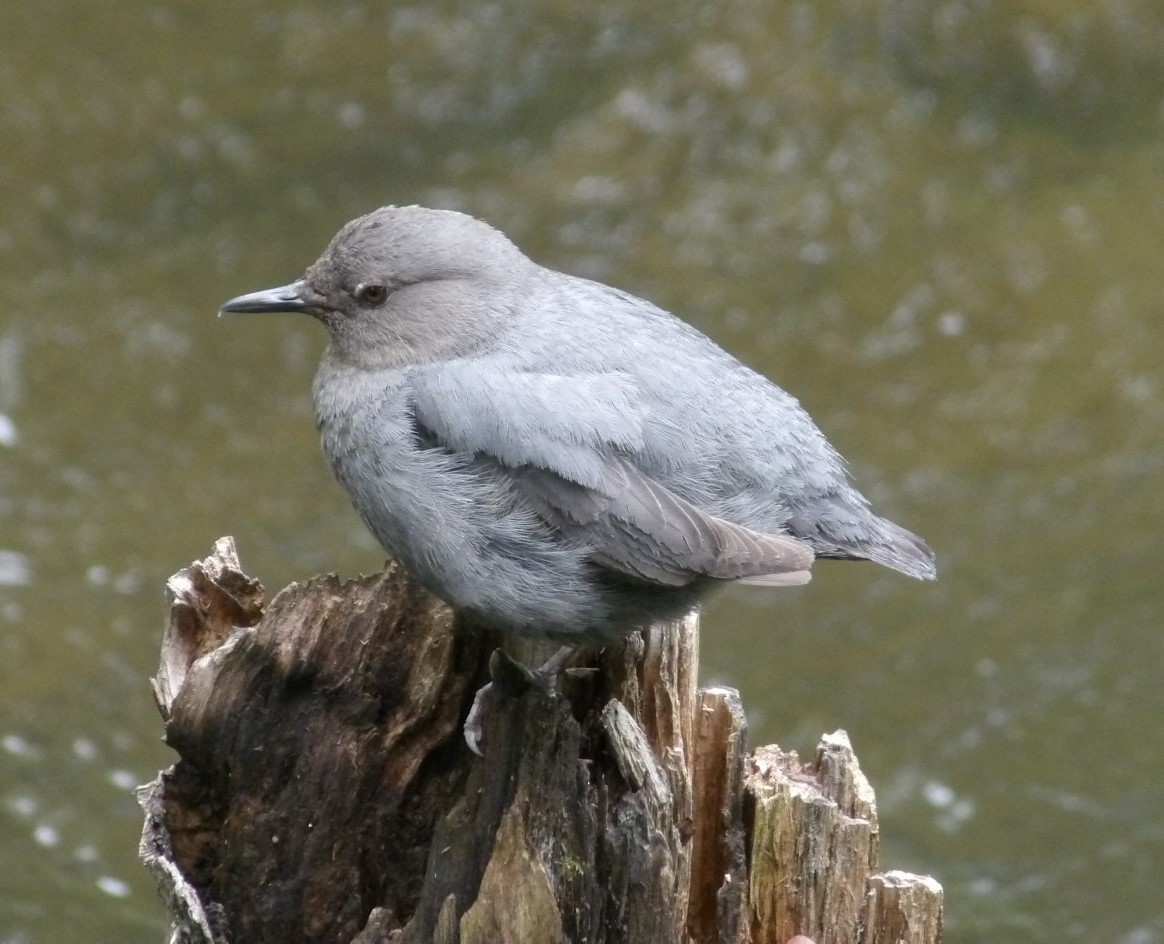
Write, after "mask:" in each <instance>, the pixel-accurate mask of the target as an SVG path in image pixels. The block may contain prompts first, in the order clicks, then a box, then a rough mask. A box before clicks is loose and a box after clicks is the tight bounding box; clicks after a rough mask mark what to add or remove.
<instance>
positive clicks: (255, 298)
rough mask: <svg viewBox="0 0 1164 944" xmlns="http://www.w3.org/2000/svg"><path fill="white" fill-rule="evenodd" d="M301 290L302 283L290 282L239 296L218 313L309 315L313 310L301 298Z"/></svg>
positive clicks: (302, 294)
mask: <svg viewBox="0 0 1164 944" xmlns="http://www.w3.org/2000/svg"><path fill="white" fill-rule="evenodd" d="M303 289H304V285H303V283H302V282H292V283H291V284H290V285H280V286H279V287H278V288H268V289H264V290H263V291H261V292H251V293H250V294H249V295H240V296H239V297H238V298H232V299H231V300H230V301H228V302H227V303H226V304H225V305H223V306H222V307H221V308H219V309H218V313H219V314H220V315H225V314H227V313H228V312H262V311H302V312H307V313H308V314H310V313H311V312H313V311H315V309H314V307H313V306H311V305H309V304H308V303H307V301H306V299H305V298H304V297H303V296H304V291H303Z"/></svg>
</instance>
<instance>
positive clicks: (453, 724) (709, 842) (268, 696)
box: [139, 538, 942, 944]
mask: <svg viewBox="0 0 1164 944" xmlns="http://www.w3.org/2000/svg"><path fill="white" fill-rule="evenodd" d="M167 589H168V592H169V596H170V615H169V622H168V625H167V627H166V630H165V633H164V639H163V644H162V659H161V666H160V668H159V671H158V676H157V678H156V679H154V692H155V696H156V698H157V702H158V706H159V709H160V710H161V713H162V717H163V719H164V721H165V740H166V743H168V744H169V745H170V746H171V747H172V748H173V749H174V750H175V751H176V752H177V753H178V755H179V760H178V761H177V763H175V764H174V765H173V766H172V767H171V768H169V769H168V770H166V771H164V772H162V773H161V774H159V776H158V778H157V779H156V780H155V781H154V782H153V783H151V784H149V785H147V786H145V787H142V788H141V789H140V791H139V798H140V801H141V803H142V806H143V808H144V810H145V813H146V822H145V828H144V831H143V834H142V842H141V857H142V860H143V862H144V863H145V865H146V867H147V869H149V871H150V872H151V873H152V874H153V875H154V877H155V879H156V880H157V882H158V886H159V889H160V891H161V893H162V896H163V899H164V901H165V903H166V907H167V909H168V911H169V915H170V918H171V922H172V928H173V931H172V935H171V941H173V942H191V944H195V942H197V944H202V942H206V944H222V942H228V941H229V942H233V944H252V942H254V944H258V942H278V944H288V942H296V941H304V942H343V944H348V942H352V944H379V942H400V944H413V942H415V944H429V942H434V944H457V942H459V944H484V942H488V944H506V942H513V944H541V942H554V944H557V942H577V944H582V942H586V944H602V942H609V944H614V942H627V944H656V942H657V944H671V942H675V944H686V942H691V944H704V942H717V944H747V942H750V944H767V942H779V944H785V942H787V941H789V940H790V939H791V938H793V937H794V936H795V935H798V934H800V935H807V936H808V937H809V938H810V939H812V940H814V941H816V942H817V944H833V942H836V944H889V942H895V944H896V942H903V944H905V942H908V944H930V942H938V941H940V940H941V909H942V891H941V886H940V885H938V883H937V882H935V881H934V880H933V879H930V878H926V877H923V876H915V875H910V874H908V873H904V872H887V873H883V874H882V873H879V872H878V830H877V816H876V809H875V804H874V798H873V791H872V789H871V788H870V786H869V784H868V782H867V781H866V779H865V778H864V776H863V775H862V774H861V770H860V767H859V766H858V764H857V759H856V757H855V756H854V754H853V751H852V749H851V747H850V746H849V742H848V738H847V736H846V735H845V733H844V732H843V731H838V732H836V733H835V734H832V735H828V736H826V737H824V738H823V739H822V741H821V744H820V747H819V748H818V751H817V755H816V757H815V758H814V759H813V761H812V762H810V763H802V762H800V761H799V760H798V759H797V757H796V755H795V754H791V753H784V752H782V751H780V750H779V749H778V748H776V747H764V748H760V749H759V750H757V751H756V752H755V753H754V754H751V755H749V754H748V753H747V744H746V725H745V722H744V712H743V708H742V706H741V705H740V702H739V698H738V696H737V694H736V693H735V692H734V691H732V690H730V689H702V690H697V688H696V676H697V657H698V627H697V621H696V620H695V618H694V617H692V618H689V619H688V620H685V621H683V622H682V623H679V624H675V625H660V626H655V627H652V628H651V629H650V630H648V631H647V632H646V633H645V634H644V635H643V636H637V635H636V636H635V637H632V639H631V640H629V641H628V643H627V644H626V645H625V646H619V647H614V648H612V649H608V650H606V651H605V652H603V653H601V654H600V655H599V656H597V657H596V659H595V660H594V662H593V663H592V664H591V666H590V667H589V670H575V671H573V672H572V673H571V674H570V677H569V678H568V680H567V682H566V683H565V685H564V688H565V691H562V692H561V693H549V692H545V691H542V690H541V689H539V688H536V687H534V688H530V689H529V690H527V691H525V692H524V693H521V694H520V695H517V696H513V697H508V696H505V695H502V696H501V697H500V698H498V699H497V700H495V702H494V708H493V710H492V711H491V713H490V714H489V716H488V719H487V722H486V731H485V735H486V740H485V755H486V756H485V757H484V758H477V757H475V756H474V755H472V754H471V753H470V752H469V751H468V749H467V748H466V747H465V744H464V740H463V738H462V734H461V723H462V721H463V719H464V717H465V713H466V711H467V709H468V706H469V704H470V702H471V701H472V698H473V695H474V693H475V691H476V689H477V688H478V687H479V686H480V685H481V684H483V683H484V682H485V681H486V680H487V672H486V666H487V663H488V660H489V656H490V654H491V652H492V650H493V649H494V648H495V647H496V646H497V645H499V643H500V640H499V639H497V638H493V637H491V636H490V635H489V634H486V633H482V632H480V631H477V630H474V629H472V628H470V627H467V626H461V625H457V624H456V622H455V620H454V618H453V617H452V615H451V613H450V611H449V610H448V609H447V608H446V607H445V606H444V605H443V604H441V603H440V602H438V601H436V600H435V599H433V598H432V597H431V596H429V595H428V594H426V593H424V592H423V591H422V590H420V589H418V588H417V587H416V586H415V585H414V584H412V583H411V581H410V580H409V579H408V578H407V576H406V575H405V574H404V573H403V572H402V571H401V570H400V569H398V568H397V567H395V566H393V565H391V564H390V565H389V566H388V569H387V570H385V572H384V573H382V574H378V575H376V576H372V577H360V578H358V579H356V580H350V581H341V580H339V579H338V578H336V577H335V576H334V575H333V576H325V577H317V578H314V579H312V580H309V581H307V582H305V583H302V584H292V585H291V586H290V587H288V588H286V589H285V590H283V591H282V592H281V593H279V594H278V595H277V596H276V597H275V598H274V599H273V600H272V601H271V602H270V603H269V604H267V603H265V601H264V595H263V590H262V587H260V586H259V584H258V583H257V582H256V581H254V580H252V579H251V578H249V577H247V576H246V575H245V574H244V573H243V572H242V570H241V568H240V566H239V562H238V558H237V555H236V553H235V549H234V544H233V541H232V540H231V539H229V538H223V539H221V540H220V541H218V542H217V543H216V545H215V548H214V552H213V553H212V554H211V555H210V556H209V557H207V558H206V559H205V560H203V561H200V562H196V563H194V564H192V565H191V566H189V567H187V568H185V569H183V570H181V571H179V572H178V573H177V574H175V575H174V577H172V578H171V579H170V581H169V583H168V585H167ZM525 655H526V656H527V657H528V653H527V654H525Z"/></svg>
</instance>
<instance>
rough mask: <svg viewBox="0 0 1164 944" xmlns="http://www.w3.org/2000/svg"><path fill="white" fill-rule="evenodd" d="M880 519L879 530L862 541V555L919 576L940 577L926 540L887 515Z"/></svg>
mask: <svg viewBox="0 0 1164 944" xmlns="http://www.w3.org/2000/svg"><path fill="white" fill-rule="evenodd" d="M876 520H877V527H876V530H875V531H874V533H873V534H872V535H870V536H869V537H868V538H867V543H866V542H862V545H863V546H862V547H861V551H862V555H861V556H862V557H865V558H867V559H869V560H871V561H875V562H876V563H878V564H882V565H884V566H886V567H892V568H893V569H894V570H898V571H900V572H901V573H903V574H906V575H908V576H910V577H916V578H917V579H918V580H936V579H937V576H938V569H937V567H936V566H935V564H934V552H933V551H932V550H931V549H930V546H929V545H928V544H926V542H925V541H923V540H922V539H921V538H919V537H918V536H917V535H916V534H914V533H913V532H912V531H907V530H906V529H905V528H903V527H901V526H900V525H896V524H894V523H893V522H892V521H890V520H888V519H887V518H877V519H876Z"/></svg>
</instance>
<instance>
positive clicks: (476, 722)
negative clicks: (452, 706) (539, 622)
mask: <svg viewBox="0 0 1164 944" xmlns="http://www.w3.org/2000/svg"><path fill="white" fill-rule="evenodd" d="M580 648H581V647H578V646H562V648H561V649H559V650H558V651H557V652H555V653H554V654H553V655H552V656H550V657H549V658H548V659H547V660H546V661H545V662H544V663H542V664H541V665H540V666H538V667H537V668H536V669H531V668H529V666H525V665H522V664H521V663H520V662H518V661H516V660H515V659H513V658H512V657H511V656H510V655H509V654H508V653H506V652H505V650H504V649H494V650H493V654H492V655H491V656H490V657H489V677H490V678H491V679H492V681H490V682H487V683H486V684H484V685H482V686H481V687H480V688H479V689H478V690H477V694H476V695H475V696H473V705H472V707H471V708H470V709H469V715H468V717H467V718H465V729H464V730H465V743H466V744H467V745H469V750H471V751H472V752H473V753H474V754H476V755H477V756H478V757H483V756H484V752H483V751H482V749H481V742H482V741H483V739H484V736H485V716H486V714H487V713H488V711H489V703H490V702H491V701H492V700H493V699H494V698H496V697H497V695H505V696H508V697H510V698H518V697H520V696H521V695H524V694H525V693H526V692H527V691H529V690H530V689H531V688H539V689H541V690H542V691H544V692H547V693H549V692H554V691H557V688H558V678H559V676H560V675H562V674H567V675H569V676H571V677H573V676H577V675H582V674H586V673H591V672H594V671H596V670H595V669H590V668H585V667H571V666H570V664H569V663H570V661H571V659H572V658H573V657H574V656H575V655H576V654H577V653H578V651H579V650H580Z"/></svg>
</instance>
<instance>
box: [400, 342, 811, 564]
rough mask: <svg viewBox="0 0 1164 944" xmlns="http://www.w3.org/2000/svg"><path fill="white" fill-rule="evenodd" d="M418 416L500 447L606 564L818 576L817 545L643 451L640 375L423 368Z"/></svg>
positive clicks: (498, 458) (493, 453) (473, 445)
mask: <svg viewBox="0 0 1164 944" xmlns="http://www.w3.org/2000/svg"><path fill="white" fill-rule="evenodd" d="M413 397H414V399H413V409H414V413H415V417H416V422H417V424H418V425H419V426H420V427H421V428H422V429H423V430H425V431H426V432H427V433H428V434H429V435H431V436H433V437H434V438H435V439H436V440H437V441H438V442H439V443H440V444H441V445H442V446H444V447H445V448H448V449H452V450H455V451H459V452H464V453H468V454H471V455H474V456H478V457H482V456H485V457H488V458H489V459H491V460H493V461H494V462H496V463H497V464H498V465H499V466H501V467H502V468H503V469H504V470H505V471H506V473H507V474H508V475H509V476H510V478H511V481H512V482H513V485H514V488H515V489H516V490H517V492H518V493H519V494H520V495H521V496H522V497H523V498H524V499H525V500H526V501H527V502H528V503H529V505H530V506H531V507H532V508H533V509H534V510H535V511H536V512H537V514H538V515H540V516H541V517H542V518H543V520H545V521H546V522H547V523H548V524H550V525H551V526H552V527H554V528H555V529H556V530H557V531H558V532H559V533H560V534H561V535H562V538H563V539H564V540H566V541H571V542H575V543H577V544H578V546H580V547H586V548H589V550H590V554H591V557H592V559H593V560H594V561H595V563H598V564H600V565H602V566H605V567H607V568H609V569H611V570H614V571H617V572H619V573H622V574H624V575H627V576H631V577H634V578H637V579H640V580H645V581H648V582H651V583H656V584H662V585H666V586H682V585H685V584H688V583H690V582H691V581H692V580H694V579H696V578H697V577H701V576H705V577H714V578H717V579H721V580H740V581H743V582H747V583H757V584H768V585H783V584H798V583H806V582H807V581H808V579H809V576H810V573H809V568H810V567H811V565H812V561H813V553H812V550H811V549H810V548H809V546H808V545H807V544H805V543H804V542H802V541H799V540H797V539H796V538H793V537H790V536H788V535H784V534H763V533H760V532H758V531H753V530H751V529H749V528H745V527H742V526H740V525H737V524H733V523H731V522H729V521H725V520H723V519H722V518H717V517H715V516H714V515H711V514H708V513H707V512H705V511H703V510H701V509H699V508H697V507H696V506H695V505H693V504H691V503H690V502H688V501H686V500H685V499H683V498H681V497H680V496H679V495H676V494H675V493H674V492H673V491H671V490H670V489H668V488H667V487H665V486H664V485H662V484H661V483H659V482H658V481H657V480H655V479H653V478H651V477H650V476H649V475H647V474H646V473H644V472H643V471H642V470H641V469H640V468H639V467H638V466H637V465H636V464H635V463H634V461H633V460H632V458H630V457H632V456H634V455H635V454H636V453H638V452H640V451H641V450H642V448H643V423H642V417H641V414H640V410H639V407H638V398H637V396H636V392H635V388H634V382H633V380H632V379H631V378H629V377H626V376H624V375H620V374H586V375H572V376H563V375H557V374H544V373H531V372H528V371H526V372H520V371H512V370H508V371H506V370H499V369H496V368H495V369H491V370H490V369H488V368H487V366H486V365H483V364H480V363H471V362H460V363H452V364H449V363H446V364H443V365H441V366H440V368H437V369H431V370H428V371H423V372H418V373H417V374H416V375H414V378H413Z"/></svg>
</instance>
